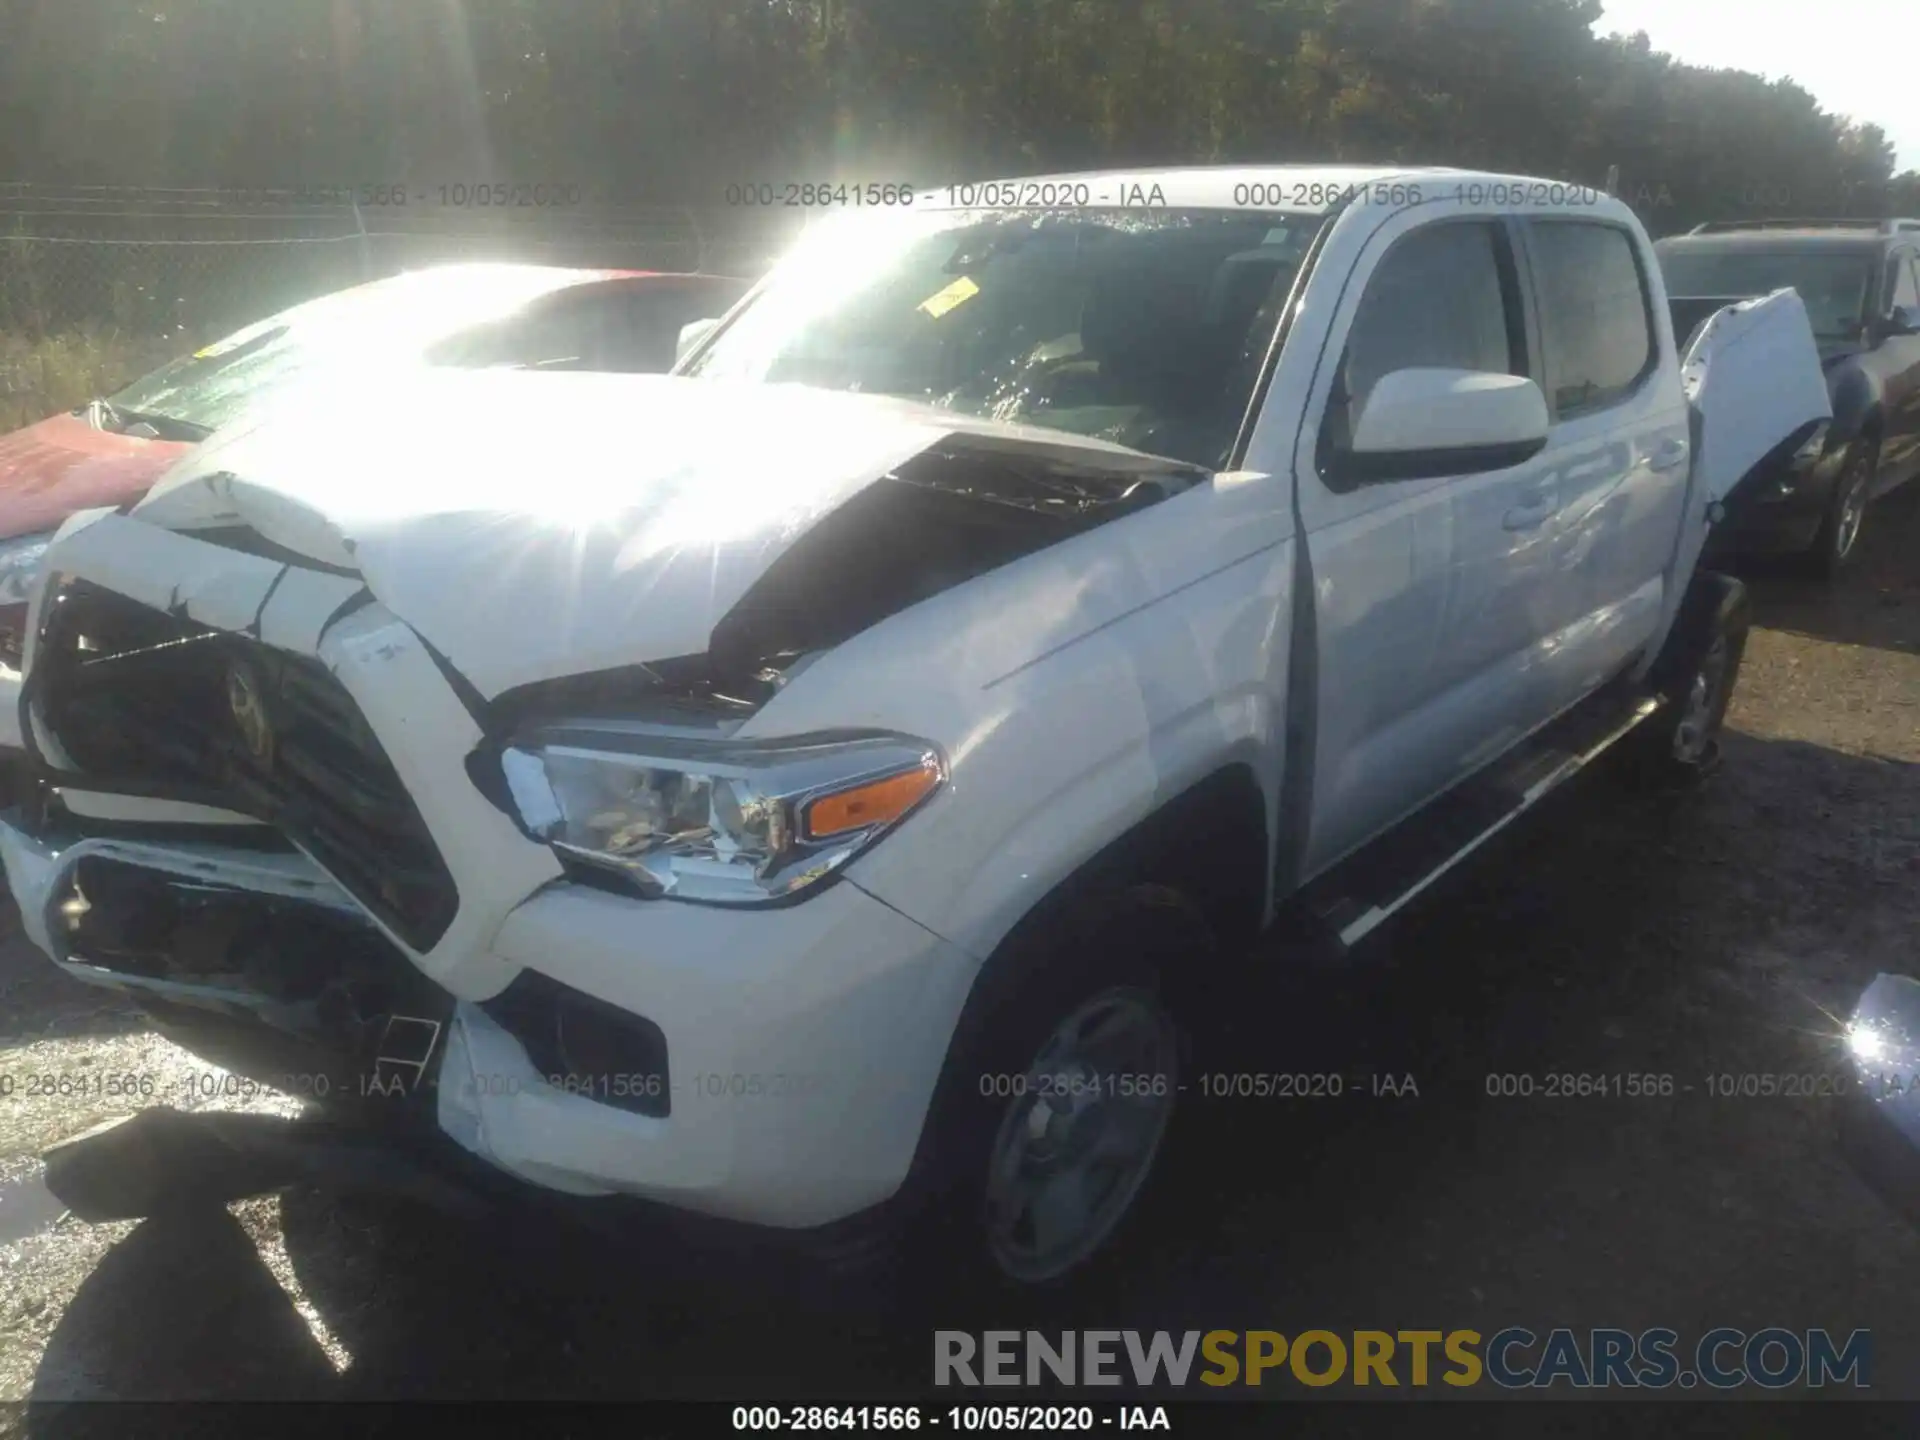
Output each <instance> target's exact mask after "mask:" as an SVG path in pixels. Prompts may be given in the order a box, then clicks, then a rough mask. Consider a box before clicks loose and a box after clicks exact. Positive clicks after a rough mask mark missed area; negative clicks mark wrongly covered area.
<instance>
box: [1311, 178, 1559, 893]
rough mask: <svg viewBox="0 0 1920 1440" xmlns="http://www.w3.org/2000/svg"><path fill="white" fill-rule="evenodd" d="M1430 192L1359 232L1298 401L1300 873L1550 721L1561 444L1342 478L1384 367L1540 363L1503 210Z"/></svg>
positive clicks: (1504, 369) (1490, 367) (1527, 370)
mask: <svg viewBox="0 0 1920 1440" xmlns="http://www.w3.org/2000/svg"><path fill="white" fill-rule="evenodd" d="M1442 208H1443V207H1441V206H1428V207H1421V209H1420V211H1419V212H1418V214H1417V216H1416V215H1415V214H1407V213H1403V214H1401V215H1399V216H1396V217H1395V218H1394V219H1393V220H1391V221H1389V222H1388V223H1387V224H1386V225H1385V226H1383V227H1382V228H1381V230H1380V231H1379V232H1378V233H1377V234H1376V235H1374V236H1373V238H1372V239H1371V240H1370V241H1369V243H1368V246H1367V248H1366V250H1365V251H1364V252H1363V254H1362V257H1361V260H1360V263H1359V270H1358V272H1357V273H1358V274H1360V275H1364V276H1366V277H1367V278H1366V283H1365V286H1364V289H1363V290H1362V291H1361V292H1360V294H1359V295H1358V297H1357V298H1356V297H1354V296H1352V295H1349V297H1348V298H1347V299H1346V300H1345V301H1344V302H1343V303H1342V305H1341V307H1340V310H1339V312H1338V313H1337V314H1336V316H1335V320H1334V324H1333V328H1332V332H1331V334H1330V336H1329V338H1328V342H1327V343H1328V352H1327V358H1328V361H1329V362H1330V363H1329V364H1328V365H1327V366H1324V367H1323V369H1324V370H1326V371H1327V372H1328V373H1329V378H1327V379H1324V380H1322V381H1321V382H1320V385H1319V386H1318V387H1317V389H1316V392H1315V393H1314V395H1313V396H1312V397H1311V398H1310V402H1309V409H1308V416H1307V419H1308V427H1309V433H1311V434H1313V435H1315V436H1316V437H1317V440H1316V453H1315V456H1314V459H1313V461H1312V463H1310V464H1303V465H1300V466H1297V467H1296V480H1297V483H1298V485H1299V495H1300V507H1301V518H1302V520H1303V522H1304V527H1305V532H1306V553H1307V562H1308V564H1309V565H1310V567H1311V575H1312V585H1313V605H1314V613H1315V617H1316V622H1315V623H1316V627H1317V628H1316V633H1315V636H1314V645H1315V650H1314V659H1313V667H1314V673H1315V690H1316V703H1317V706H1318V710H1317V715H1316V717H1315V734H1314V744H1313V753H1314V759H1313V784H1312V795H1313V798H1312V802H1311V807H1310V821H1309V833H1308V836H1307V840H1306V847H1305V852H1304V854H1303V855H1302V857H1301V865H1302V872H1301V878H1303V879H1304V878H1308V877H1310V876H1312V875H1313V874H1316V873H1318V872H1319V871H1321V870H1323V869H1325V868H1326V867H1327V866H1328V865H1330V864H1332V863H1334V862H1335V861H1337V860H1338V859H1340V858H1341V857H1342V856H1344V855H1345V854H1347V853H1348V852H1349V851H1351V850H1353V849H1354V848H1356V847H1358V846H1359V845H1361V844H1363V843H1365V842H1366V841H1367V840H1368V839H1370V838H1371V837H1372V836H1374V835H1375V834H1377V833H1379V832H1380V831H1382V830H1384V829H1386V828H1387V827H1388V826H1390V825H1392V824H1393V823H1394V822H1395V821H1397V820H1399V819H1400V818H1402V817H1403V816H1404V815H1406V814H1408V813H1409V812H1411V811H1412V810H1414V809H1416V808H1418V806H1419V805H1421V804H1422V803H1424V802H1425V801H1426V800H1428V799H1429V798H1431V797H1432V796H1434V795H1436V794H1438V793H1439V792H1441V791H1443V790H1446V789H1448V788H1449V787H1450V786H1452V785H1453V784H1455V783H1456V782H1457V781H1459V780H1460V779H1462V778H1464V777H1465V776H1466V775H1467V774H1469V773H1471V772H1472V771H1473V770H1474V769H1476V768H1478V767H1479V766H1480V765H1481V764H1484V763H1485V762H1486V761H1487V760H1489V759H1491V758H1493V756H1494V755H1496V754H1498V753H1499V751H1500V750H1501V749H1503V748H1505V746H1506V745H1508V744H1511V743H1512V742H1513V741H1514V740H1516V739H1518V738H1520V736H1521V735H1522V734H1523V733H1525V731H1526V730H1528V729H1530V728H1532V726H1533V725H1534V724H1537V723H1539V722H1540V721H1542V720H1544V719H1545V718H1547V715H1546V712H1545V711H1544V709H1543V706H1544V705H1545V703H1546V699H1545V697H1544V696H1543V695H1541V694H1536V693H1533V692H1534V687H1535V686H1536V684H1537V674H1536V667H1535V659H1536V657H1537V650H1538V645H1539V642H1540V640H1541V639H1542V638H1543V637H1544V636H1545V635H1546V634H1547V633H1548V631H1549V630H1550V628H1551V616H1552V613H1553V607H1554V604H1555V600H1554V596H1553V584H1554V575H1553V562H1552V555H1553V548H1554V540H1555V536H1556V534H1557V528H1556V520H1557V516H1558V513H1559V510H1560V507H1561V496H1560V492H1559V479H1558V475H1557V469H1558V465H1559V458H1558V457H1557V456H1556V455H1555V453H1554V452H1553V451H1552V450H1551V449H1549V450H1547V451H1545V452H1543V453H1541V454H1540V455H1537V456H1535V457H1534V458H1533V459H1531V460H1529V461H1527V462H1525V463H1523V464H1520V465H1515V466H1511V467H1507V468H1504V469H1500V470H1492V471H1486V472H1482V473H1472V474H1452V475H1433V476H1416V477H1413V478H1409V479H1396V480H1387V481H1371V482H1343V481H1342V480H1340V479H1339V478H1338V476H1339V473H1340V471H1341V466H1340V464H1339V456H1340V453H1341V450H1342V447H1343V446H1344V445H1345V443H1346V440H1347V437H1348V435H1349V434H1350V433H1351V427H1352V421H1353V419H1354V418H1355V417H1356V416H1358V415H1359V414H1360V412H1361V409H1362V407H1364V405H1365V404H1366V399H1367V395H1368V392H1369V390H1370V388H1371V386H1372V385H1373V384H1374V383H1375V382H1376V381H1377V380H1378V379H1379V378H1380V377H1381V376H1382V375H1385V374H1387V373H1389V372H1391V371H1394V370H1399V369H1403V368H1408V367H1413V366H1446V367H1452V368H1458V369H1467V370H1483V371H1491V372H1494V373H1501V374H1518V375H1533V374H1534V373H1535V362H1534V358H1533V355H1532V351H1533V349H1534V346H1533V344H1532V343H1531V341H1530V339H1529V336H1528V326H1527V322H1526V309H1525V305H1524V303H1523V300H1522V293H1523V292H1522V286H1521V277H1520V271H1519V267H1518V264H1517V257H1516V255H1515V252H1514V247H1513V243H1512V232H1511V228H1510V226H1509V224H1508V223H1507V222H1506V221H1505V220H1504V219H1502V218H1500V217H1495V216H1489V215H1486V214H1485V213H1484V212H1481V213H1478V214H1474V213H1471V212H1466V211H1465V210H1464V207H1461V211H1460V212H1459V213H1455V214H1454V215H1452V216H1446V215H1444V214H1442V215H1439V216H1434V217H1433V218H1431V219H1429V218H1427V217H1428V216H1429V215H1431V213H1432V211H1434V210H1438V209H1442ZM1447 208H1451V207H1447Z"/></svg>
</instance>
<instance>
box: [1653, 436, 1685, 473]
mask: <svg viewBox="0 0 1920 1440" xmlns="http://www.w3.org/2000/svg"><path fill="white" fill-rule="evenodd" d="M1686 459H1687V442H1686V441H1684V440H1663V441H1661V442H1660V445H1659V448H1658V449H1656V450H1655V451H1654V452H1653V454H1652V455H1650V456H1649V457H1648V458H1647V465H1648V468H1650V469H1653V470H1673V469H1676V468H1678V467H1679V466H1681V465H1683V464H1685V463H1686Z"/></svg>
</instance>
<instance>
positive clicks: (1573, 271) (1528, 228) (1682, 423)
mask: <svg viewBox="0 0 1920 1440" xmlns="http://www.w3.org/2000/svg"><path fill="white" fill-rule="evenodd" d="M1523 232H1524V236H1525V241H1526V249H1527V256H1528V270H1529V274H1530V277H1531V279H1532V294H1533V300H1534V304H1535V306H1536V309H1537V311H1538V317H1539V332H1540V339H1541V350H1542V356H1541V359H1542V364H1543V367H1544V370H1545V374H1546V389H1547V400H1548V403H1549V405H1550V406H1552V407H1553V410H1554V414H1555V423H1554V427H1553V449H1554V451H1555V453H1556V454H1557V455H1558V457H1559V459H1560V469H1559V480H1560V492H1561V509H1560V515H1559V521H1558V528H1557V533H1556V534H1555V537H1554V558H1553V570H1554V579H1553V582H1552V584H1551V586H1550V591H1551V594H1552V596H1553V614H1552V623H1551V625H1550V626H1549V627H1548V636H1549V639H1548V645H1547V649H1548V652H1549V653H1550V654H1551V656H1552V664H1551V665H1550V666H1549V667H1547V668H1548V671H1549V676H1548V678H1547V682H1546V683H1548V684H1550V685H1551V686H1552V687H1553V689H1554V692H1555V693H1554V695H1553V699H1552V704H1551V709H1552V710H1553V711H1554V712H1556V713H1557V712H1558V711H1560V710H1564V709H1566V708H1567V707H1568V706H1571V705H1574V704H1577V703H1578V702H1579V701H1580V700H1581V699H1583V698H1584V697H1585V696H1586V695H1587V694H1589V693H1590V692H1591V691H1592V690H1593V689H1594V688H1595V687H1596V686H1598V685H1600V684H1601V683H1602V682H1604V681H1605V680H1607V679H1608V678H1609V677H1610V676H1612V675H1614V674H1616V673H1618V672H1619V670H1620V669H1621V668H1622V667H1623V666H1624V665H1626V664H1627V663H1628V662H1629V661H1630V660H1631V659H1632V658H1633V655H1634V652H1635V651H1636V650H1639V649H1641V648H1643V647H1644V646H1645V645H1646V644H1647V643H1648V641H1649V640H1650V639H1651V638H1652V637H1653V634H1654V632H1655V631H1656V629H1657V628H1658V626H1659V621H1660V616H1661V613H1662V609H1663V605H1662V601H1663V598H1664V590H1665V584H1666V575H1667V562H1668V560H1669V558H1670V557H1671V554H1672V548H1673V536H1674V533H1675V531H1676V530H1677V528H1678V526H1679V521H1680V514H1681V506H1682V503H1683V501H1684V498H1685V491H1686V459H1687V453H1688V446H1687V416H1686V409H1685V407H1684V405H1683V404H1682V403H1681V402H1680V399H1679V386H1678V384H1677V383H1676V377H1675V367H1674V361H1673V359H1672V358H1671V357H1672V355H1673V347H1672V344H1671V342H1670V340H1669V339H1668V328H1667V327H1668V324H1669V321H1668V318H1667V316H1666V314H1665V307H1664V306H1663V305H1660V304H1658V303H1657V302H1656V299H1655V297H1656V296H1657V295H1658V293H1659V291H1658V289H1657V287H1656V283H1655V282H1656V277H1657V276H1658V274H1659V270H1658V268H1657V261H1656V259H1655V257H1654V255H1653V253H1652V251H1651V250H1650V249H1646V248H1643V243H1642V241H1641V240H1640V239H1639V237H1638V235H1637V233H1636V232H1635V231H1633V230H1630V229H1628V228H1627V227H1625V226H1624V225H1620V224H1617V223H1609V222H1606V221H1602V220H1598V219H1588V218H1584V217H1577V216H1576V217H1570V216H1565V215H1561V216H1554V217H1545V218H1539V219H1534V220H1530V221H1529V222H1528V223H1527V224H1526V225H1525V226H1524V227H1523Z"/></svg>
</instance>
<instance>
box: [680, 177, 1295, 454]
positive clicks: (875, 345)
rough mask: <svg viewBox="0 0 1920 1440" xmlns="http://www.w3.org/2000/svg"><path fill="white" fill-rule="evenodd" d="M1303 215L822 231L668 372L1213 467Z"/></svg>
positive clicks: (893, 220) (1247, 385) (919, 224)
mask: <svg viewBox="0 0 1920 1440" xmlns="http://www.w3.org/2000/svg"><path fill="white" fill-rule="evenodd" d="M1316 224H1317V217H1313V216H1303V215H1280V214H1271V213H1250V212H1234V211H1227V212H1221V211H1200V210H1194V211H1182V210H1153V211H1141V210H1123V209H1114V210H1098V209H1094V210H1077V211H1073V212H1070V213H1065V214H1063V213H1061V212H1058V211H1049V212H1042V213H1029V212H1016V213H1001V214H996V215H993V216H981V215H979V214H978V213H973V212H969V213H953V212H947V213H940V212H933V213H923V214H916V215H907V216H884V217H874V216H863V217H858V219H857V220H854V219H850V220H848V221H843V222H840V223H833V222H829V223H828V224H826V225H823V226H822V227H821V229H820V230H819V231H817V232H815V233H814V234H812V235H810V236H809V237H807V239H806V240H805V241H803V242H802V244H801V245H800V247H798V249H797V250H796V251H795V253H794V255H793V256H792V257H791V258H790V259H789V260H787V261H786V262H785V263H784V264H783V265H782V266H781V268H780V269H779V270H778V271H777V272H776V273H775V275H774V277H773V279H772V280H771V281H770V283H769V284H768V286H767V288H766V289H765V290H764V291H763V292H762V293H761V295H760V297H759V298H758V299H757V300H755V301H754V302H753V303H752V304H751V305H749V306H748V307H747V309H746V310H745V311H743V312H742V313H741V314H740V315H739V316H737V317H736V318H735V319H734V321H733V322H732V323H731V324H729V325H727V326H726V327H725V328H724V329H723V330H721V331H720V332H719V333H718V334H717V335H716V336H715V337H714V338H713V339H712V340H711V341H710V342H709V344H708V345H707V346H706V347H705V348H703V349H701V350H699V351H697V352H696V353H695V354H694V355H693V356H692V357H691V358H690V359H689V361H688V363H687V364H686V365H685V366H684V367H682V371H681V373H683V374H688V375H696V376H701V377H706V378H714V379H735V380H750V381H757V382H776V383H777V382H781V381H787V382H796V383H800V384H806V385H817V386H821V387H824V388H827V389H833V390H853V391H860V392H863V393H871V394H878V395H889V396H896V397H902V398H906V399H911V400H916V401H920V402H922V403H929V404H933V405H937V406H942V407H945V408H948V409H952V410H958V411H962V412H964V413H966V414H968V415H971V416H977V417H982V418H987V419H992V420H1002V421H1015V422H1019V423H1022V424H1029V425H1043V426H1048V427H1051V428H1054V429H1058V430H1068V431H1072V432H1074V433H1077V434H1082V435H1091V436H1097V437H1099V438H1101V439H1105V440H1110V441H1113V442H1116V443H1118V444H1122V445H1127V446H1131V447H1133V448H1135V449H1139V450H1145V451H1148V452H1150V453H1153V454H1159V455H1166V456H1170V457H1172V458H1175V459H1180V460H1186V461H1190V462H1192V463H1195V464H1199V465H1204V466H1206V467H1208V468H1210V469H1217V468H1219V467H1220V466H1221V465H1223V464H1224V463H1225V462H1226V457H1227V453H1228V451H1229V450H1230V449H1231V447H1232V445H1233V441H1234V437H1235V435H1236V434H1237V433H1238V430H1239V426H1240V422H1241V419H1242V417H1243V416H1244V414H1245V411H1246V407H1247V403H1248V401H1249V399H1250V398H1251V395H1252V392H1253V387H1254V385H1255V384H1256V382H1257V380H1258V377H1259V373H1260V367H1261V365H1262V363H1263V361H1264V359H1265V356H1266V350H1267V346H1268V344H1269V342H1270V341H1271V339H1272V336H1273V333H1274V327H1275V325H1276V324H1277V322H1278V319H1279V314H1280V309H1281V307H1282V306H1283V305H1284V304H1285V302H1286V296H1287V292H1288V289H1289V287H1290V286H1291V284H1292V281H1293V276H1294V272H1295V271H1296V270H1297V268H1298V266H1299V263H1300V259H1301V256H1302V255H1303V254H1304V252H1305V250H1306V244H1307V241H1308V239H1309V238H1310V237H1311V234H1312V230H1313V227H1314V226H1315V225H1316Z"/></svg>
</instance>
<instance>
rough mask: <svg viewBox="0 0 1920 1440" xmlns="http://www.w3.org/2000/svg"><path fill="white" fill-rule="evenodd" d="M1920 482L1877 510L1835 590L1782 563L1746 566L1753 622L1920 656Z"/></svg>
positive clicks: (1888, 498) (1869, 516) (1884, 500)
mask: <svg viewBox="0 0 1920 1440" xmlns="http://www.w3.org/2000/svg"><path fill="white" fill-rule="evenodd" d="M1916 556H1920V481H1914V482H1912V483H1909V484H1907V485H1904V486H1902V487H1901V488H1900V489H1898V490H1896V491H1894V492H1893V493H1892V494H1891V495H1888V496H1886V497H1884V498H1882V499H1881V500H1878V501H1876V502H1875V503H1874V505H1873V507H1872V508H1871V509H1870V510H1869V511H1868V512H1867V525H1866V528H1865V529H1864V531H1863V532H1862V535H1861V538H1860V553H1859V554H1858V555H1856V556H1855V557H1854V561H1853V565H1852V567H1851V569H1850V570H1849V571H1848V572H1847V573H1846V574H1845V575H1844V576H1843V577H1842V578H1841V580H1840V582H1839V583H1838V584H1836V585H1832V586H1828V585H1823V584H1821V583H1819V582H1817V581H1814V580H1809V579H1806V578H1804V577H1802V576H1798V575H1795V574H1794V573H1793V571H1792V567H1791V566H1789V565H1786V564H1783V563H1780V562H1762V561H1748V562H1745V563H1743V564H1742V565H1741V566H1740V567H1739V568H1740V573H1741V575H1742V577H1743V578H1745V579H1746V580H1747V582H1748V584H1749V586H1750V587H1751V589H1752V592H1753V597H1754V619H1755V623H1757V624H1759V625H1762V626H1764V627H1766V628H1767V629H1769V630H1783V631H1786V632H1788V633H1790V634H1795V635H1805V636H1809V637H1811V638H1813V639H1816V640H1832V641H1835V642H1837V643H1839V644H1842V645H1865V646H1870V647H1872V648H1874V649H1879V650H1893V651H1897V652H1899V653H1901V654H1906V655H1920V563H1917V562H1916V558H1915V557H1916Z"/></svg>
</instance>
